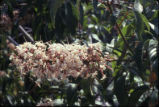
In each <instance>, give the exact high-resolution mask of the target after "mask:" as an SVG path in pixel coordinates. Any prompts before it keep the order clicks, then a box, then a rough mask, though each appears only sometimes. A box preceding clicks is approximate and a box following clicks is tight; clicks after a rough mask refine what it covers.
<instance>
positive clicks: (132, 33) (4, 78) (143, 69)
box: [0, 0, 159, 106]
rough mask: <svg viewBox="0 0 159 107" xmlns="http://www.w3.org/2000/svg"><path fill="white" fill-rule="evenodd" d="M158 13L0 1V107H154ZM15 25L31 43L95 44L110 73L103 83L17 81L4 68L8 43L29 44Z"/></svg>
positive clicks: (124, 0)
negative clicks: (50, 106) (25, 106)
mask: <svg viewBox="0 0 159 107" xmlns="http://www.w3.org/2000/svg"><path fill="white" fill-rule="evenodd" d="M158 7H159V6H158V1H156V0H3V1H0V9H1V11H0V15H1V17H0V105H2V106H3V105H52V106H53V105H54V106H62V105H67V106H72V105H76V106H95V105H99V106H155V105H157V104H158V52H159V49H158V40H159V37H158V34H159V31H158V11H159V10H158ZM19 25H22V26H23V28H24V29H25V31H26V32H28V33H29V34H31V35H32V37H33V39H34V40H35V41H39V40H42V41H44V42H46V41H50V42H51V43H54V42H56V43H57V42H58V43H62V44H63V43H79V44H81V45H82V44H85V45H88V44H89V43H96V42H99V43H101V44H102V50H103V54H105V53H108V54H109V55H110V58H111V59H113V60H111V61H110V62H107V65H109V66H111V67H112V70H106V71H104V73H105V75H106V77H107V78H105V79H103V80H100V78H101V75H98V76H97V77H96V78H87V79H84V78H80V77H79V78H76V79H75V78H73V77H69V78H68V80H66V81H57V80H50V79H46V80H45V81H43V82H42V83H41V82H39V81H40V80H39V79H37V78H35V77H34V76H33V75H32V74H31V73H28V74H27V75H26V76H25V77H22V76H21V74H20V72H18V71H16V70H15V67H14V66H10V65H9V64H10V60H9V54H10V53H11V51H12V50H11V49H9V48H10V47H11V43H13V44H14V45H18V44H21V43H24V42H26V41H29V39H27V38H26V37H25V35H26V34H24V32H21V30H20V29H19ZM8 40H9V41H10V42H9V43H8V42H7V41H8ZM8 47H9V48H8ZM13 71H14V72H13Z"/></svg>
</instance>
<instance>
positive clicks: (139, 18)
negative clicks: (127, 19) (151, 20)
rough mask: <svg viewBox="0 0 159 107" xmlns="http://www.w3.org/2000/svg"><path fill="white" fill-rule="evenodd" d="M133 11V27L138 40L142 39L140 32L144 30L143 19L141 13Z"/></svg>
mask: <svg viewBox="0 0 159 107" xmlns="http://www.w3.org/2000/svg"><path fill="white" fill-rule="evenodd" d="M134 13H135V19H136V20H135V28H136V33H137V36H138V39H139V40H142V33H143V31H144V21H143V18H142V14H140V13H139V12H136V11H134Z"/></svg>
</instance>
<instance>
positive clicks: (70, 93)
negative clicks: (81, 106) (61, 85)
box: [66, 83, 77, 105]
mask: <svg viewBox="0 0 159 107" xmlns="http://www.w3.org/2000/svg"><path fill="white" fill-rule="evenodd" d="M66 97H67V101H68V104H69V105H73V104H74V102H75V101H76V100H77V84H74V83H68V84H66Z"/></svg>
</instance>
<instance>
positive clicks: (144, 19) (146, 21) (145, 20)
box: [141, 14, 150, 31]
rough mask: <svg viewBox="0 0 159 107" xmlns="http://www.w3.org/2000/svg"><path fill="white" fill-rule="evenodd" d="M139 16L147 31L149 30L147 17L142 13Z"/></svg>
mask: <svg viewBox="0 0 159 107" xmlns="http://www.w3.org/2000/svg"><path fill="white" fill-rule="evenodd" d="M141 16H142V20H143V21H144V23H145V25H146V27H147V29H148V31H150V25H149V21H148V19H147V18H146V17H145V16H144V15H143V14H141Z"/></svg>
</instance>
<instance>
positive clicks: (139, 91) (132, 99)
mask: <svg viewBox="0 0 159 107" xmlns="http://www.w3.org/2000/svg"><path fill="white" fill-rule="evenodd" d="M148 89H149V87H148V86H147V85H144V86H140V87H137V88H136V89H135V90H134V91H133V93H131V95H130V97H129V104H128V105H131V106H136V105H137V103H138V101H139V98H140V97H141V95H142V94H143V93H144V92H145V91H147V90H148Z"/></svg>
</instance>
